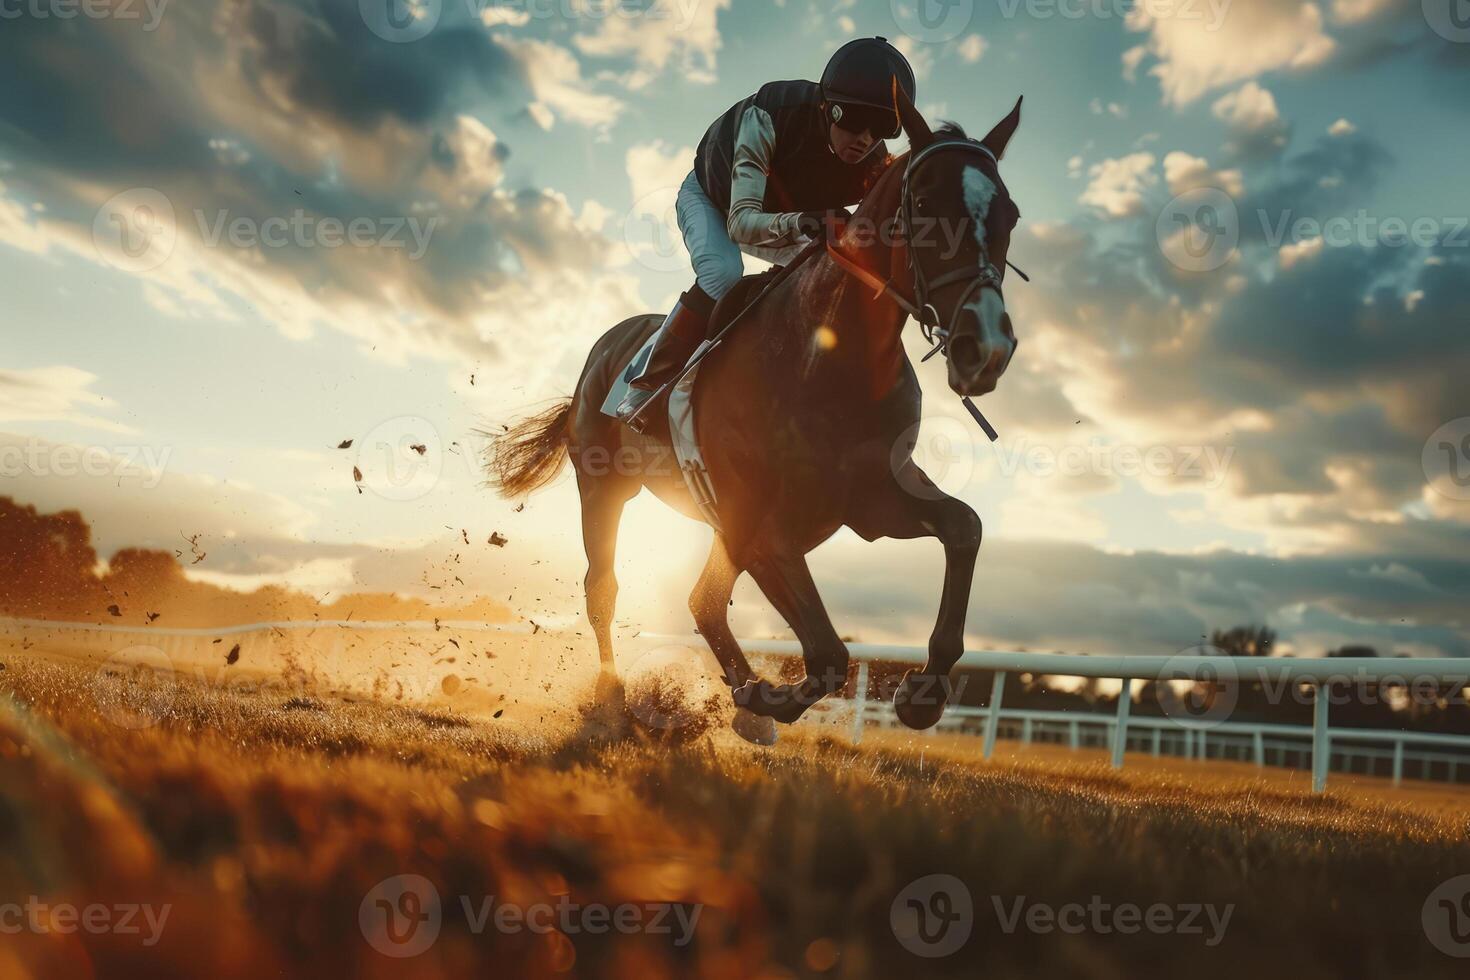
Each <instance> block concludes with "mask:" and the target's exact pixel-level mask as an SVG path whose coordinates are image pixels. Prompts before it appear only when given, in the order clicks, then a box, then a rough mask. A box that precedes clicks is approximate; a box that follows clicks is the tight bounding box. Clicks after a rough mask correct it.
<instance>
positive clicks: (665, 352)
mask: <svg viewBox="0 0 1470 980" xmlns="http://www.w3.org/2000/svg"><path fill="white" fill-rule="evenodd" d="M674 210H675V213H676V214H677V215H678V219H679V232H680V234H682V235H683V236H684V247H685V248H687V249H688V250H689V258H690V260H691V261H692V262H693V264H694V285H693V286H692V287H690V288H689V289H688V290H686V291H685V292H684V293H683V294H682V295H681V296H680V297H679V302H678V303H676V304H675V305H674V309H673V310H672V311H671V312H670V313H669V315H668V317H667V318H665V320H664V322H663V325H662V326H661V327H659V329H658V333H657V334H656V335H655V337H654V342H653V351H652V352H651V353H650V354H649V357H648V363H647V364H646V365H644V368H643V371H642V372H641V373H640V374H639V375H638V377H636V378H634V379H633V380H632V381H630V382H629V384H630V385H632V386H633V387H634V388H641V389H643V390H644V391H654V390H656V389H657V388H658V387H659V386H660V385H662V384H663V383H664V382H665V381H668V380H669V379H670V378H671V377H673V376H674V375H675V374H676V373H678V371H679V369H680V368H682V367H683V366H684V365H685V364H686V363H687V362H688V360H689V357H690V355H691V354H693V353H694V349H695V348H696V347H698V346H699V343H700V341H702V340H704V338H705V332H706V330H707V328H708V326H709V317H710V313H712V312H713V311H714V308H715V303H716V302H717V301H718V300H719V299H720V297H721V296H724V295H725V294H726V293H728V292H729V291H730V290H731V289H732V288H734V286H735V284H736V283H738V282H739V281H740V276H741V274H742V273H743V272H744V268H745V264H744V259H742V258H741V256H740V249H739V248H738V247H737V246H736V245H735V243H734V242H733V241H731V240H730V234H729V232H727V231H726V230H725V215H724V213H723V212H722V211H721V210H720V209H719V208H717V207H715V205H714V202H713V201H711V200H710V199H709V196H708V195H706V194H705V193H704V190H703V188H701V187H700V186H699V181H698V179H696V178H695V176H694V172H693V171H692V170H691V171H690V172H689V176H688V177H686V178H684V183H683V185H682V186H681V187H680V188H679V196H678V199H677V200H676V201H675V203H674Z"/></svg>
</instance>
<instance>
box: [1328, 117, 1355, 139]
mask: <svg viewBox="0 0 1470 980" xmlns="http://www.w3.org/2000/svg"><path fill="white" fill-rule="evenodd" d="M1357 131H1358V127H1356V126H1354V125H1353V124H1352V123H1350V122H1348V121H1347V120H1346V119H1339V120H1338V121H1337V122H1335V123H1333V124H1332V125H1331V126H1329V127H1328V128H1327V132H1328V134H1329V135H1331V136H1351V135H1353V134H1354V133H1356V132H1357Z"/></svg>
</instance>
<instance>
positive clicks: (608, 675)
mask: <svg viewBox="0 0 1470 980" xmlns="http://www.w3.org/2000/svg"><path fill="white" fill-rule="evenodd" d="M592 697H593V700H595V701H597V703H598V704H614V705H621V704H622V703H623V700H624V692H623V682H622V681H621V680H620V679H619V678H618V675H617V674H614V673H613V672H612V671H603V672H601V673H599V674H598V675H597V686H596V687H595V688H593V690H592Z"/></svg>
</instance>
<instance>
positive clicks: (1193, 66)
mask: <svg viewBox="0 0 1470 980" xmlns="http://www.w3.org/2000/svg"><path fill="white" fill-rule="evenodd" d="M1126 24H1127V27H1128V29H1129V30H1131V31H1135V32H1140V33H1145V34H1147V35H1148V40H1147V42H1146V48H1147V52H1148V56H1150V57H1152V58H1153V59H1154V61H1155V64H1154V65H1153V67H1151V68H1150V69H1149V72H1148V73H1149V74H1150V75H1152V76H1154V77H1156V78H1158V80H1159V84H1160V86H1161V87H1162V88H1163V93H1164V101H1165V103H1167V104H1169V105H1175V106H1184V105H1188V104H1189V103H1191V102H1193V101H1195V100H1196V99H1198V98H1200V97H1201V96H1203V95H1205V94H1206V93H1207V92H1210V91H1212V90H1214V89H1219V88H1223V87H1225V86H1227V85H1233V84H1237V83H1239V82H1243V81H1246V80H1248V79H1252V78H1256V77H1258V76H1260V75H1263V74H1265V73H1267V72H1274V71H1282V70H1304V69H1309V68H1314V67H1317V66H1318V65H1321V64H1323V63H1325V62H1326V61H1327V60H1328V58H1330V57H1331V55H1332V53H1333V51H1334V50H1335V49H1336V47H1337V44H1336V42H1335V41H1334V40H1333V39H1332V38H1331V37H1329V36H1328V35H1327V33H1326V32H1325V25H1324V22H1323V17H1322V10H1321V8H1320V7H1318V6H1317V5H1316V4H1315V3H1307V2H1302V0H1234V2H1233V3H1229V4H1225V5H1223V6H1221V7H1209V8H1207V7H1206V6H1204V5H1201V4H1199V3H1195V2H1192V0H1167V2H1163V3H1154V4H1138V5H1136V6H1134V7H1132V8H1131V9H1130V11H1129V13H1128V17H1127V21H1126ZM1142 58H1143V56H1141V55H1138V54H1136V49H1134V50H1133V51H1130V52H1129V54H1128V55H1126V56H1125V62H1124V68H1125V71H1129V70H1134V69H1136V68H1137V66H1138V65H1139V64H1140V62H1141V60H1142Z"/></svg>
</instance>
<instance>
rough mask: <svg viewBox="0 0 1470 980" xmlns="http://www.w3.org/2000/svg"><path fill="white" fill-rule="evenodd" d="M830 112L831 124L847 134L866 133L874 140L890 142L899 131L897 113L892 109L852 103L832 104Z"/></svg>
mask: <svg viewBox="0 0 1470 980" xmlns="http://www.w3.org/2000/svg"><path fill="white" fill-rule="evenodd" d="M831 112H832V122H833V123H834V124H835V125H836V126H837V128H839V129H844V130H846V131H847V132H849V133H861V132H863V131H867V132H869V133H871V134H872V135H873V138H874V139H880V140H891V139H894V138H896V137H897V136H898V134H899V130H900V129H901V127H900V125H899V122H898V113H896V112H894V111H893V110H892V109H880V108H878V107H877V106H871V105H862V104H860V103H853V102H834V103H833V104H832V110H831Z"/></svg>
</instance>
